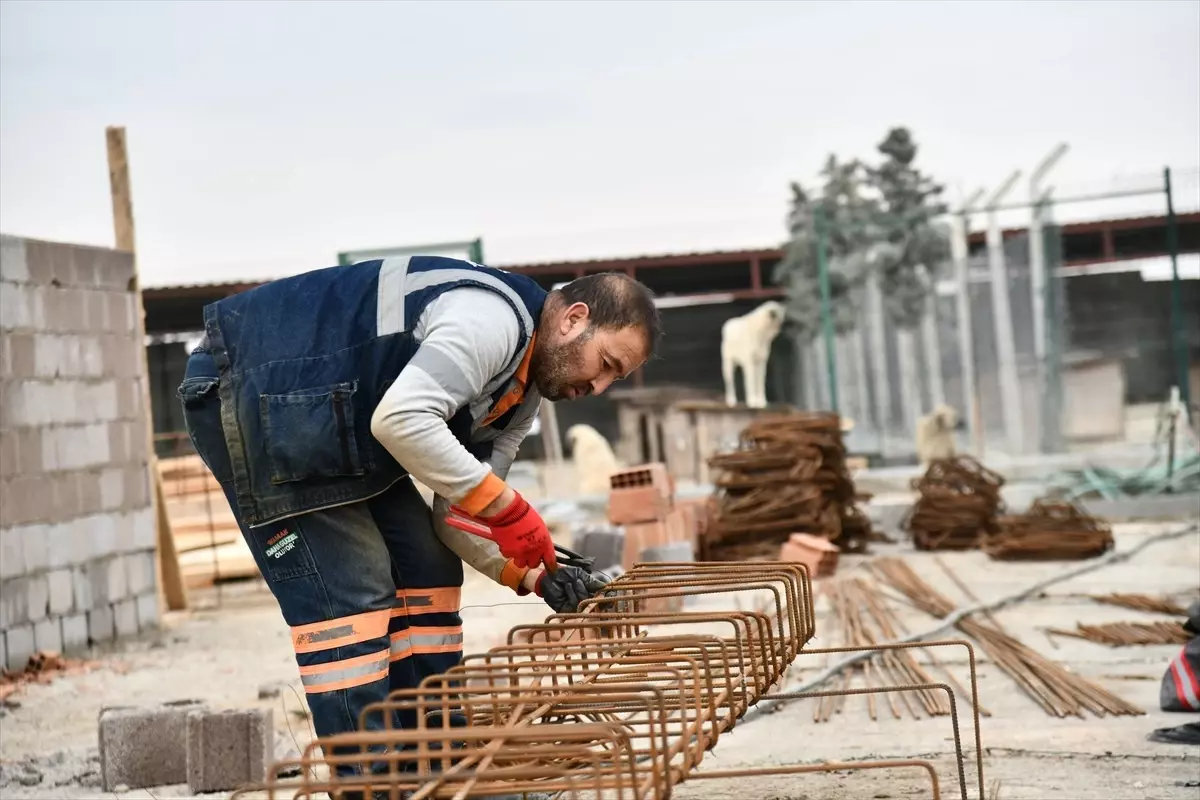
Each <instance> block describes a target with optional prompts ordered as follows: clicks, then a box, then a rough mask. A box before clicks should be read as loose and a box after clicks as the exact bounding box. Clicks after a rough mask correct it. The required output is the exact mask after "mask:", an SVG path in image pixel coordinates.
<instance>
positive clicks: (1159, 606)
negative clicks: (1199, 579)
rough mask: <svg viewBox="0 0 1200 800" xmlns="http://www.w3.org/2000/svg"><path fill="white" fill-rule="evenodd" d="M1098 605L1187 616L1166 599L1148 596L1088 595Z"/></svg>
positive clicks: (1119, 594)
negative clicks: (1103, 604)
mask: <svg viewBox="0 0 1200 800" xmlns="http://www.w3.org/2000/svg"><path fill="white" fill-rule="evenodd" d="M1089 597H1091V598H1092V599H1093V600H1095V601H1096V602H1098V603H1106V604H1107V605H1110V606H1121V607H1122V608H1132V609H1133V610H1134V611H1149V612H1151V613H1157V614H1170V615H1172V616H1175V617H1183V616H1187V609H1186V608H1184V607H1183V606H1182V605H1180V604H1179V603H1176V602H1175V601H1174V600H1172V599H1170V598H1168V597H1151V596H1150V595H1148V594H1121V593H1120V592H1113V593H1112V594H1093V595H1089Z"/></svg>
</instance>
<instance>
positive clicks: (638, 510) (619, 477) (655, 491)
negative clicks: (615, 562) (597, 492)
mask: <svg viewBox="0 0 1200 800" xmlns="http://www.w3.org/2000/svg"><path fill="white" fill-rule="evenodd" d="M609 484H610V486H611V489H610V491H609V495H608V520H609V522H612V523H613V524H614V525H621V526H622V527H623V528H624V531H625V542H624V554H623V556H622V559H621V562H622V563H621V566H622V567H624V568H625V569H626V570H628V569H631V568H632V567H633V565H634V564H636V563H637V562H638V561H641V560H642V559H643V555H642V554H643V553H644V552H645V551H646V550H648V549H650V548H654V547H661V546H663V545H667V544H675V543H681V542H686V543H688V544H690V545H691V546H692V550H691V552H692V553H693V554H694V553H695V543H696V530H697V518H696V513H695V509H694V506H693V505H691V504H686V505H685V504H676V503H675V487H674V481H673V480H672V479H671V475H670V473H668V472H667V467H666V465H665V464H661V463H654V464H643V465H641V466H637V467H631V468H629V469H624V470H621V471H620V472H616V473H614V474H613V475H612V477H611V478H610V479H609Z"/></svg>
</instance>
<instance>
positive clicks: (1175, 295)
mask: <svg viewBox="0 0 1200 800" xmlns="http://www.w3.org/2000/svg"><path fill="white" fill-rule="evenodd" d="M1163 189H1164V191H1165V192H1166V195H1167V252H1168V253H1170V254H1171V349H1172V350H1173V351H1174V353H1175V371H1176V378H1175V379H1176V382H1177V383H1178V385H1179V395H1180V397H1182V398H1183V408H1184V413H1185V414H1186V415H1187V416H1188V418H1190V417H1191V413H1192V398H1191V381H1190V380H1189V376H1188V372H1189V371H1190V367H1189V364H1188V361H1189V358H1188V350H1187V340H1186V338H1185V336H1184V333H1185V331H1184V329H1183V296H1182V295H1183V289H1182V287H1181V286H1180V285H1179V222H1178V220H1176V219H1175V201H1174V198H1173V197H1172V195H1171V168H1170V167H1164V168H1163Z"/></svg>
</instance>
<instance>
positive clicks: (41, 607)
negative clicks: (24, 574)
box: [25, 573, 50, 622]
mask: <svg viewBox="0 0 1200 800" xmlns="http://www.w3.org/2000/svg"><path fill="white" fill-rule="evenodd" d="M25 589H26V591H27V592H28V595H29V604H28V606H27V610H28V613H29V621H30V622H40V621H41V620H44V619H45V618H46V615H47V614H49V613H50V581H48V580H46V574H45V573H42V574H40V575H31V576H29V577H28V578H26V579H25Z"/></svg>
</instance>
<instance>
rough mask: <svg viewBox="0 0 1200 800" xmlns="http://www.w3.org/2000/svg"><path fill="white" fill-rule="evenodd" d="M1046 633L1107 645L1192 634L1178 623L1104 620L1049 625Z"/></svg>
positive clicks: (1176, 640) (1170, 640)
mask: <svg viewBox="0 0 1200 800" xmlns="http://www.w3.org/2000/svg"><path fill="white" fill-rule="evenodd" d="M1046 632H1047V633H1052V634H1055V635H1056V636H1070V637H1073V638H1075V639H1086V640H1087V641H1089V642H1095V643H1096V644H1106V645H1108V646H1109V647H1129V646H1132V645H1145V644H1186V643H1187V642H1188V640H1189V639H1191V638H1192V634H1190V633H1188V632H1187V631H1185V630H1184V629H1183V625H1181V624H1179V623H1178V622H1106V623H1104V624H1103V625H1084V624H1083V623H1079V622H1077V623H1075V630H1073V631H1068V630H1063V629H1061V628H1049V629H1047V631H1046Z"/></svg>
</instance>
